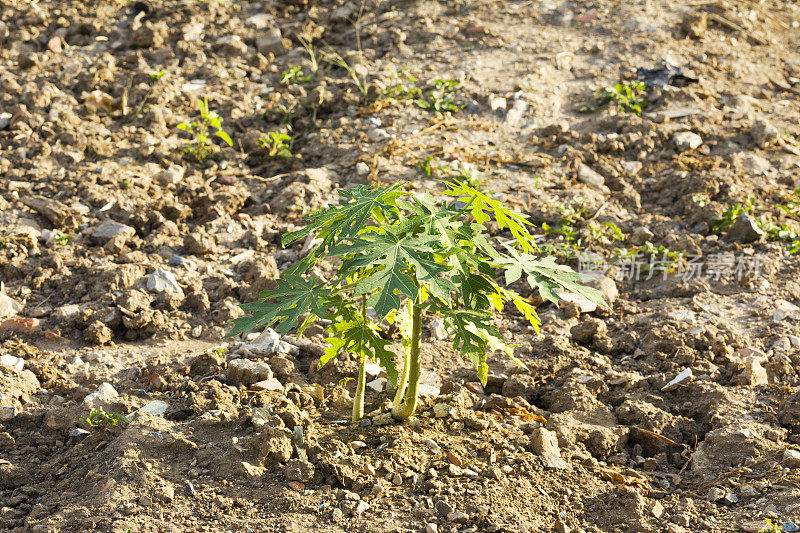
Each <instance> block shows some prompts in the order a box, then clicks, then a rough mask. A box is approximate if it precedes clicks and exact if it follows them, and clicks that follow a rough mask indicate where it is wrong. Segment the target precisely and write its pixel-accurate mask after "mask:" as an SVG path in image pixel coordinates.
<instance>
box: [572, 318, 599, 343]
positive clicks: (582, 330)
mask: <svg viewBox="0 0 800 533" xmlns="http://www.w3.org/2000/svg"><path fill="white" fill-rule="evenodd" d="M607 331H608V328H607V327H606V323H605V322H603V321H602V320H600V319H598V318H587V319H586V320H583V321H582V322H581V323H580V324H576V325H574V326H572V328H570V330H569V332H570V335H572V340H574V341H575V342H577V343H580V344H591V343H592V341H593V340H594V338H595V336H596V335H600V336H603V335H605V334H606V333H607Z"/></svg>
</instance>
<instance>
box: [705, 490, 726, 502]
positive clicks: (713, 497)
mask: <svg viewBox="0 0 800 533" xmlns="http://www.w3.org/2000/svg"><path fill="white" fill-rule="evenodd" d="M724 497H725V491H724V490H722V489H721V488H719V487H711V488H710V489H708V494H706V500H708V501H710V502H718V501H720V500H721V499H722V498H724Z"/></svg>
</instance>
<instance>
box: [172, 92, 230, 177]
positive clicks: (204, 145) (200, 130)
mask: <svg viewBox="0 0 800 533" xmlns="http://www.w3.org/2000/svg"><path fill="white" fill-rule="evenodd" d="M197 103H198V106H199V108H200V121H199V122H195V121H192V122H189V123H186V122H182V123H180V124H178V129H179V130H183V131H187V132H189V133H190V134H192V136H193V140H192V141H191V142H190V143H188V144H187V145H186V147H185V148H184V150H186V151H187V152H189V153H190V154H192V155H193V156H194V157H195V159H197V162H198V163H202V162H203V161H204V160H205V158H206V157H208V155H209V154H210V153H211V136H210V135H209V129H210V128H214V129H215V130H216V131H215V132H214V136H216V137H219V138H220V139H222V140H223V141H224V142H225V144H227V145H228V146H233V141H232V140H231V137H230V135H228V134H227V133H225V131H223V129H222V118H221V117H220V116H219V115H218V114H217V113H216V112H215V111H211V110H209V108H208V98H205V97H204V98H203V99H202V100H200V99H198V100H197Z"/></svg>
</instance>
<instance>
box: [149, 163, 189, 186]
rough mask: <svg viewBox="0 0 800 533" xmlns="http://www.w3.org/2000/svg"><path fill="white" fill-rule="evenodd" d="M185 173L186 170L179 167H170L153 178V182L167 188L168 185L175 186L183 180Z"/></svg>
mask: <svg viewBox="0 0 800 533" xmlns="http://www.w3.org/2000/svg"><path fill="white" fill-rule="evenodd" d="M185 173H186V170H185V169H184V168H183V167H182V166H180V165H170V166H169V168H167V169H166V170H162V171H161V172H159V173H158V174H156V175H155V176H153V177H154V178H155V180H156V181H157V182H158V183H159V184H161V185H163V186H165V187H167V186H169V185H176V184H178V183H180V182H181V180H183V176H184V174H185Z"/></svg>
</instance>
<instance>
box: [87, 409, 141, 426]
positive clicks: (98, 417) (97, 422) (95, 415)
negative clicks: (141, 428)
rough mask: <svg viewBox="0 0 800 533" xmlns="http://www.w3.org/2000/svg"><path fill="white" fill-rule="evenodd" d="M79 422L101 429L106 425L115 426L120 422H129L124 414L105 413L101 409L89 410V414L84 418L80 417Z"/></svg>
mask: <svg viewBox="0 0 800 533" xmlns="http://www.w3.org/2000/svg"><path fill="white" fill-rule="evenodd" d="M80 421H81V422H86V423H87V424H89V426H91V427H93V428H98V429H102V428H105V427H108V426H116V425H119V424H120V423H121V424H127V423H129V422H130V420H128V417H126V416H125V415H121V414H118V413H106V412H105V411H104V410H102V409H92V410H91V411H89V416H88V417H86V418H81V419H80Z"/></svg>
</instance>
